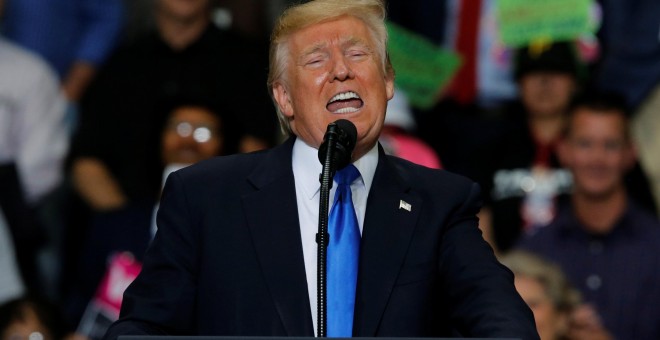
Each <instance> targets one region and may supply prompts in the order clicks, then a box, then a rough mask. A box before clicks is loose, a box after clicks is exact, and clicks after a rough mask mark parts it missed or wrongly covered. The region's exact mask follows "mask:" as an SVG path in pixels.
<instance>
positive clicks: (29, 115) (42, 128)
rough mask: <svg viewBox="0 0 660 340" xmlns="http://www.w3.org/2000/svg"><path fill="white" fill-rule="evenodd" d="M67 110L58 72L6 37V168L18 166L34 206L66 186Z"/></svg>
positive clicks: (2, 47) (0, 49)
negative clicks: (11, 165) (59, 184)
mask: <svg viewBox="0 0 660 340" xmlns="http://www.w3.org/2000/svg"><path fill="white" fill-rule="evenodd" d="M65 110H66V102H65V100H64V97H63V96H62V93H61V91H60V84H59V82H58V80H57V76H56V75H55V72H54V71H53V70H52V69H51V68H50V67H49V66H48V65H47V64H46V63H45V62H44V61H43V60H41V59H40V58H39V57H37V56H36V55H33V54H32V53H30V52H28V51H27V50H24V49H22V48H20V47H18V46H16V45H14V44H12V43H10V42H8V41H6V40H4V39H3V38H2V37H0V164H5V163H15V164H16V168H17V171H18V174H19V176H20V178H21V185H22V188H23V191H24V193H25V198H26V200H27V201H28V203H35V202H36V201H38V200H39V199H40V198H41V197H43V195H45V194H47V193H48V192H49V191H50V190H52V189H53V188H55V186H56V185H57V184H58V183H59V182H60V181H61V180H62V177H63V175H62V167H63V162H64V156H65V155H66V152H67V150H68V147H69V135H68V130H67V126H66V124H65V113H66V111H65Z"/></svg>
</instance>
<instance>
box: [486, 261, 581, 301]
mask: <svg viewBox="0 0 660 340" xmlns="http://www.w3.org/2000/svg"><path fill="white" fill-rule="evenodd" d="M499 260H500V262H501V263H502V264H503V265H505V266H507V267H508V268H509V269H510V270H511V271H512V272H513V274H514V275H515V276H524V277H528V278H530V279H533V280H536V281H538V282H539V283H540V284H541V285H542V286H543V288H544V289H545V291H546V294H547V295H548V297H550V300H551V301H552V303H553V305H554V306H555V308H556V309H557V310H558V311H561V312H566V313H570V312H571V311H572V310H573V309H575V308H576V307H577V306H578V305H579V304H580V302H581V299H582V297H581V295H580V292H579V291H578V290H577V289H576V288H575V287H573V285H572V284H571V283H570V282H569V281H568V280H567V279H566V276H565V275H564V273H563V271H562V270H561V269H560V268H559V266H557V265H556V264H554V263H552V262H549V261H547V260H545V259H543V258H541V257H539V256H537V255H534V254H532V253H530V252H527V251H523V250H513V251H511V252H509V253H507V254H505V255H504V256H502V257H500V259H499Z"/></svg>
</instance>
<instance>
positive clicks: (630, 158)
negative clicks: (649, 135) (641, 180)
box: [624, 142, 638, 171]
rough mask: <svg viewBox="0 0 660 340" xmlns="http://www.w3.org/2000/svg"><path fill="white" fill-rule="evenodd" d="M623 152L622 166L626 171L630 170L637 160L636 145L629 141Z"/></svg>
mask: <svg viewBox="0 0 660 340" xmlns="http://www.w3.org/2000/svg"><path fill="white" fill-rule="evenodd" d="M624 152H625V155H624V166H625V169H626V171H630V170H631V169H632V168H633V167H635V162H636V161H637V154H638V153H637V146H636V145H635V143H633V142H629V143H628V144H627V145H626V149H625V151H624Z"/></svg>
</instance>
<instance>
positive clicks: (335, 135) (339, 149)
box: [319, 119, 357, 170]
mask: <svg viewBox="0 0 660 340" xmlns="http://www.w3.org/2000/svg"><path fill="white" fill-rule="evenodd" d="M330 139H333V140H334V145H335V147H334V150H333V151H332V152H333V153H332V156H333V157H332V164H333V170H339V169H342V168H344V167H345V166H347V165H348V164H349V163H350V162H351V156H352V155H353V149H355V143H356V142H357V128H356V127H355V125H354V124H353V123H352V122H351V121H349V120H346V119H339V120H337V121H335V122H333V123H330V124H328V129H327V131H326V133H325V136H324V137H323V144H321V146H320V147H319V161H320V162H321V164H324V162H325V157H326V154H327V152H328V144H329V141H330Z"/></svg>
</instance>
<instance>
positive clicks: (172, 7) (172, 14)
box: [158, 0, 210, 21]
mask: <svg viewBox="0 0 660 340" xmlns="http://www.w3.org/2000/svg"><path fill="white" fill-rule="evenodd" d="M209 8H210V2H209V0H158V13H159V14H160V15H164V16H167V17H169V18H174V19H177V20H183V21H192V20H197V19H199V18H200V17H206V16H207V15H208V10H209Z"/></svg>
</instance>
